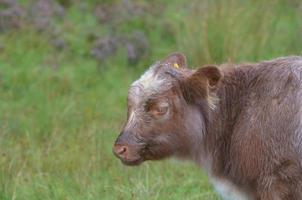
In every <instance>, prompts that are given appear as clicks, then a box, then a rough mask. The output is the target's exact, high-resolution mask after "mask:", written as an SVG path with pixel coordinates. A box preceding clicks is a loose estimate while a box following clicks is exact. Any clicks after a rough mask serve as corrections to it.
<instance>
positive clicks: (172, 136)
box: [113, 53, 221, 165]
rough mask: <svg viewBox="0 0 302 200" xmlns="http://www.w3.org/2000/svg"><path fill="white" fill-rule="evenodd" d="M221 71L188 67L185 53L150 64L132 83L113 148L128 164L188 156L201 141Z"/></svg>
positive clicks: (212, 67) (214, 68)
mask: <svg viewBox="0 0 302 200" xmlns="http://www.w3.org/2000/svg"><path fill="white" fill-rule="evenodd" d="M220 77H221V74H220V71H219V69H218V68H217V67H215V66H206V67H202V68H200V69H198V70H190V69H188V68H187V66H186V59H185V57H184V55H182V54H180V53H173V54H171V55H169V56H168V57H167V58H165V59H164V60H163V61H161V62H157V63H156V64H154V65H153V66H151V67H150V69H149V70H147V71H146V72H145V73H144V74H143V75H142V76H141V77H140V78H139V79H138V80H137V81H135V82H134V83H133V84H132V85H131V87H130V89H129V93H128V115H127V121H126V123H125V125H124V127H123V130H122V131H121V133H120V135H119V136H118V138H117V139H116V142H115V144H114V147H113V152H114V154H115V155H116V156H117V157H118V158H120V160H121V161H122V162H123V163H124V164H126V165H138V164H140V163H142V162H143V161H145V160H160V159H163V158H167V157H170V156H173V155H174V156H178V157H183V158H186V157H189V156H190V155H191V154H192V152H194V151H196V150H197V149H195V148H197V147H198V146H199V144H200V143H201V141H202V138H203V134H204V132H205V121H206V117H207V116H206V115H207V113H208V111H209V110H210V109H212V108H213V106H214V104H215V102H214V100H213V99H214V98H213V96H214V94H215V88H216V86H217V84H218V83H219V79H220Z"/></svg>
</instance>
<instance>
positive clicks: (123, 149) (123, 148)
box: [117, 146, 127, 155]
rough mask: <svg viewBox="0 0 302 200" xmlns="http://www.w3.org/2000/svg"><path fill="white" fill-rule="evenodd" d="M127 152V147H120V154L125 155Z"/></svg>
mask: <svg viewBox="0 0 302 200" xmlns="http://www.w3.org/2000/svg"><path fill="white" fill-rule="evenodd" d="M126 150H127V148H126V147H125V146H122V147H120V148H119V149H118V152H117V153H118V154H120V155H121V154H123V153H125V152H126Z"/></svg>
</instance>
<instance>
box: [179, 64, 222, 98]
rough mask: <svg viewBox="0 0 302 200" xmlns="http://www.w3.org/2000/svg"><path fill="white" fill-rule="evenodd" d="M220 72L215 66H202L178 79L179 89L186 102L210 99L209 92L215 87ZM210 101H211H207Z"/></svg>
mask: <svg viewBox="0 0 302 200" xmlns="http://www.w3.org/2000/svg"><path fill="white" fill-rule="evenodd" d="M221 76H222V75H221V72H220V70H219V69H218V68H217V67H216V66H204V67H201V68H199V69H197V70H196V71H195V72H194V73H193V74H191V75H190V76H188V77H185V78H183V80H181V81H180V89H181V92H182V94H183V97H184V98H185V100H186V101H187V102H188V103H193V104H194V103H199V102H201V101H204V100H206V101H211V93H212V92H214V91H215V89H216V88H217V84H218V83H219V80H220V78H221ZM209 103H211V102H209Z"/></svg>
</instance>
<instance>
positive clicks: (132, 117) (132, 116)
mask: <svg viewBox="0 0 302 200" xmlns="http://www.w3.org/2000/svg"><path fill="white" fill-rule="evenodd" d="M134 124H135V112H133V111H131V113H130V116H129V119H128V123H127V128H130V127H132V126H134Z"/></svg>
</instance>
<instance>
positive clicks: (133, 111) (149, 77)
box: [113, 53, 302, 200]
mask: <svg viewBox="0 0 302 200" xmlns="http://www.w3.org/2000/svg"><path fill="white" fill-rule="evenodd" d="M113 151H114V153H115V155H116V156H117V157H119V158H120V160H121V161H122V162H123V163H124V164H126V165H139V164H140V163H142V162H143V161H146V160H160V159H164V158H168V157H171V156H175V157H178V158H182V159H189V160H192V161H194V162H195V163H197V164H198V165H199V166H201V167H203V168H204V169H205V170H206V172H207V174H208V176H209V179H210V181H211V182H212V183H213V185H214V187H215V189H216V190H217V192H219V193H220V194H221V195H222V197H223V198H224V199H236V200H238V199H263V200H264V199H265V200H270V199H274V200H281V199H282V200H283V199H291V200H293V199H300V200H301V199H302V57H284V58H278V59H275V60H271V61H264V62H260V63H256V64H242V65H233V64H224V65H221V66H219V67H218V66H204V67H202V68H199V69H197V70H190V69H189V68H187V64H186V59H185V57H184V56H183V55H182V54H180V53H174V54H171V55H169V56H168V57H167V58H165V59H164V60H163V61H161V62H157V63H155V64H154V65H153V66H151V67H150V69H149V70H148V71H146V72H145V73H144V74H143V75H142V76H141V78H140V79H138V80H137V81H135V82H134V83H133V84H132V85H131V87H130V89H129V95H128V116H127V122H126V123H125V126H124V128H123V130H122V132H121V134H120V135H119V137H118V138H117V140H116V142H115V145H114V150H113Z"/></svg>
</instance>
